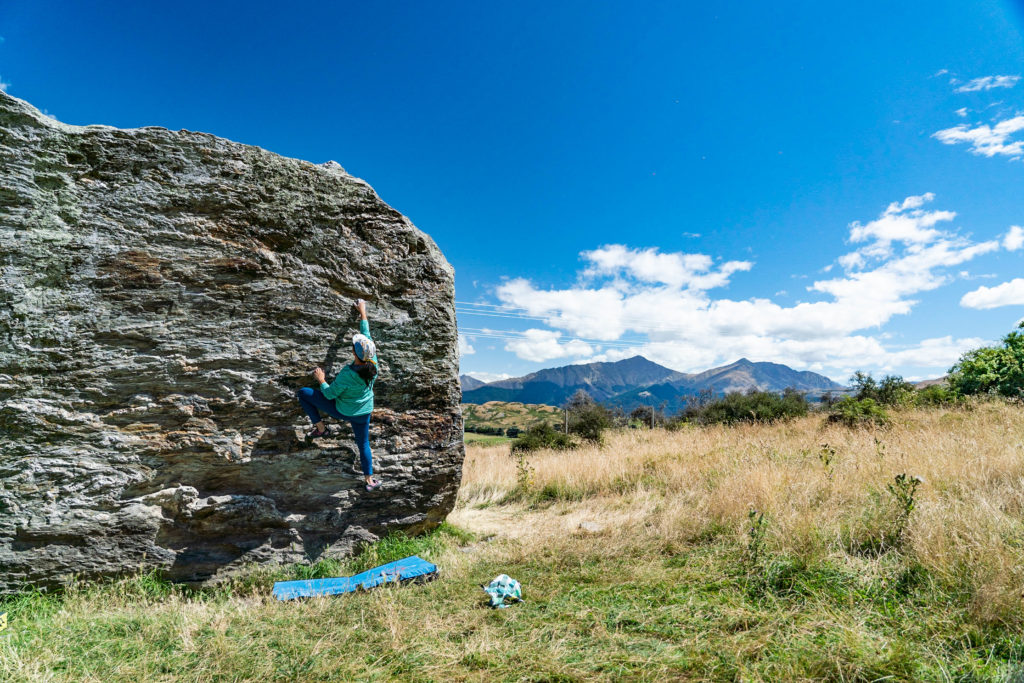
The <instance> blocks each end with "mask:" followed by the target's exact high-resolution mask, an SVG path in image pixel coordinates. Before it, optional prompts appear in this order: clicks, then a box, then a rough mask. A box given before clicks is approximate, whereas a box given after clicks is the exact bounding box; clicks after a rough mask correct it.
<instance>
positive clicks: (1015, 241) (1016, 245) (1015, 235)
mask: <svg viewBox="0 0 1024 683" xmlns="http://www.w3.org/2000/svg"><path fill="white" fill-rule="evenodd" d="M1021 247H1024V228H1022V227H1020V226H1019V225H1011V226H1010V229H1009V231H1008V232H1007V233H1006V235H1005V236H1004V237H1003V249H1006V250H1007V251H1017V250H1018V249H1020V248H1021Z"/></svg>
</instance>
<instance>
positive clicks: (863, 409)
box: [828, 396, 889, 427]
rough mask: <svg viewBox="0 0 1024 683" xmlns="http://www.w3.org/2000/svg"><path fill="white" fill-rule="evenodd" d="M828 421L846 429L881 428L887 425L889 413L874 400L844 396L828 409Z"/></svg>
mask: <svg viewBox="0 0 1024 683" xmlns="http://www.w3.org/2000/svg"><path fill="white" fill-rule="evenodd" d="M828 421H829V422H835V423H838V424H843V425H846V426H847V427H865V426H868V425H872V424H874V425H879V426H881V425H887V424H889V413H888V412H887V411H886V410H885V408H884V407H883V406H881V405H879V404H878V403H877V402H876V401H875V400H874V399H871V398H862V399H856V398H853V397H852V396H844V397H843V398H841V399H840V400H838V401H836V402H835V403H834V404H833V405H832V407H831V408H830V412H829V416H828Z"/></svg>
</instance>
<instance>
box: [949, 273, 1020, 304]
mask: <svg viewBox="0 0 1024 683" xmlns="http://www.w3.org/2000/svg"><path fill="white" fill-rule="evenodd" d="M960 305H961V306H963V307H964V308H978V309H986V308H998V307H1000V306H1020V305H1024V278H1019V277H1018V278H1014V279H1013V280H1010V281H1009V282H1004V283H1003V284H1001V285H996V286H995V287H978V288H977V289H975V290H974V291H972V292H967V293H966V294H964V296H963V298H961V299H960Z"/></svg>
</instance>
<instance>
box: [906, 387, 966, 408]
mask: <svg viewBox="0 0 1024 683" xmlns="http://www.w3.org/2000/svg"><path fill="white" fill-rule="evenodd" d="M916 398H917V405H919V406H931V407H937V406H946V405H955V404H957V403H960V402H961V401H962V400H963V399H962V397H961V396H959V395H958V394H957V393H956V392H955V391H953V390H952V389H950V388H949V387H945V386H942V385H941V384H932V385H930V386H927V387H925V388H924V389H920V390H918V392H917V397H916Z"/></svg>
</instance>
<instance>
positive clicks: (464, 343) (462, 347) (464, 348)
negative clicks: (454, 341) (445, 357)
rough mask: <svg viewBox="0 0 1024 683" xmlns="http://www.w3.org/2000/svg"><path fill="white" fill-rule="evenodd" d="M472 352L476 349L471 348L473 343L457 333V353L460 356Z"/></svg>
mask: <svg viewBox="0 0 1024 683" xmlns="http://www.w3.org/2000/svg"><path fill="white" fill-rule="evenodd" d="M474 353H476V349H474V348H473V345H472V344H470V343H469V341H468V340H467V339H466V337H465V336H463V335H461V334H460V335H459V355H460V356H469V355H472V354H474Z"/></svg>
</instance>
